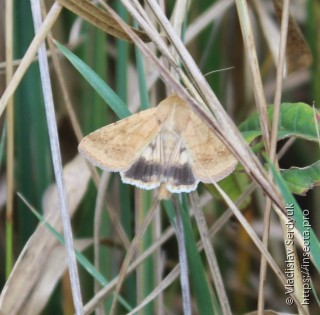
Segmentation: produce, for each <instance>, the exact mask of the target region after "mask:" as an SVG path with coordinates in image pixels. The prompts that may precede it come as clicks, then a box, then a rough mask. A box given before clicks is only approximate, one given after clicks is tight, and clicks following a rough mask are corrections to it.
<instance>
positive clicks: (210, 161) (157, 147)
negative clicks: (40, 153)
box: [78, 95, 238, 193]
mask: <svg viewBox="0 0 320 315" xmlns="http://www.w3.org/2000/svg"><path fill="white" fill-rule="evenodd" d="M78 149H79V151H80V153H81V154H82V155H83V156H84V157H85V158H86V159H88V160H89V161H90V162H91V163H92V164H94V165H96V166H98V167H100V168H101V169H103V170H105V171H111V172H120V175H121V179H122V181H123V182H124V183H127V184H131V185H135V186H137V187H139V188H142V189H155V188H157V187H159V186H160V185H161V186H165V188H166V190H167V191H169V192H171V193H180V192H191V191H193V190H195V189H196V188H197V185H198V183H199V181H201V182H204V183H210V182H212V181H219V180H221V179H223V178H224V177H226V176H227V175H229V174H230V173H231V172H233V170H234V169H235V167H236V165H237V163H238V162H237V159H236V158H235V157H234V156H233V155H232V154H231V152H230V151H229V149H228V148H227V147H226V146H225V145H224V144H223V143H222V142H221V141H220V139H219V138H218V137H217V136H216V135H215V134H214V132H213V131H212V130H211V129H210V128H209V127H208V126H207V125H206V124H205V123H203V122H202V121H201V119H200V118H199V117H198V116H197V115H196V114H195V113H194V112H193V111H192V110H191V109H190V108H189V106H188V105H187V103H186V102H185V101H183V100H182V99H181V98H180V97H178V96H177V95H171V96H169V97H167V98H166V99H165V100H163V101H162V102H161V103H159V105H158V106H157V107H154V108H151V109H147V110H144V111H141V112H139V113H137V114H134V115H132V116H130V117H128V118H125V119H122V120H120V121H118V122H115V123H113V124H110V125H108V126H105V127H102V128H100V129H98V130H96V131H94V132H92V133H90V134H89V135H87V136H86V137H85V138H83V139H82V141H81V142H80V144H79V147H78Z"/></svg>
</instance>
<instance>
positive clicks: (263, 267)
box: [258, 0, 290, 312]
mask: <svg viewBox="0 0 320 315" xmlns="http://www.w3.org/2000/svg"><path fill="white" fill-rule="evenodd" d="M289 3H290V1H288V0H285V5H284V10H283V16H282V20H281V21H282V22H281V36H280V49H279V58H278V60H279V62H278V67H277V85H276V92H275V97H274V114H273V119H272V129H271V140H270V147H269V149H270V151H269V157H270V160H271V161H272V163H275V164H276V163H277V162H276V149H277V140H278V128H279V118H280V102H281V94H282V80H283V73H284V61H285V52H286V42H287V31H288V20H289ZM270 178H272V176H271V173H270ZM271 206H272V202H271V200H270V198H267V200H266V206H265V211H264V228H263V237H262V242H263V244H264V246H265V247H266V248H268V243H269V230H270V218H271ZM266 273H267V262H266V259H265V257H264V256H261V263H260V282H259V295H258V311H259V312H262V311H263V309H264V296H265V294H264V284H265V280H266Z"/></svg>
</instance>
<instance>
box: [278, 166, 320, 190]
mask: <svg viewBox="0 0 320 315" xmlns="http://www.w3.org/2000/svg"><path fill="white" fill-rule="evenodd" d="M281 175H282V177H283V178H284V180H285V181H286V182H287V184H288V187H289V189H290V190H291V192H292V193H294V194H297V195H305V194H306V192H307V191H308V190H309V189H312V188H313V187H315V186H319V185H320V161H317V162H316V163H314V164H312V165H309V166H307V167H302V168H299V167H292V168H290V169H287V170H281Z"/></svg>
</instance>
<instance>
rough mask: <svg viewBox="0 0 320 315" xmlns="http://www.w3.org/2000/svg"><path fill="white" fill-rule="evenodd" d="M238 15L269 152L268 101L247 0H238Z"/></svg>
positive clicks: (265, 142)
mask: <svg viewBox="0 0 320 315" xmlns="http://www.w3.org/2000/svg"><path fill="white" fill-rule="evenodd" d="M236 4H237V9H238V16H239V20H240V26H241V31H242V36H243V40H244V45H245V48H246V53H247V55H248V63H249V67H250V72H251V76H252V82H253V88H254V94H255V99H256V105H257V110H258V113H259V120H260V126H261V130H262V137H263V140H264V145H265V148H266V151H267V152H269V147H270V126H269V120H268V115H267V102H266V99H265V96H264V91H263V86H262V81H261V75H260V69H259V64H258V57H257V52H256V48H255V43H254V37H253V32H252V28H251V23H250V18H249V12H248V6H247V1H246V0H237V1H236Z"/></svg>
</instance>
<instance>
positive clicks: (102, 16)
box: [58, 0, 150, 42]
mask: <svg viewBox="0 0 320 315" xmlns="http://www.w3.org/2000/svg"><path fill="white" fill-rule="evenodd" d="M58 1H59V2H60V3H61V5H63V6H64V7H66V8H67V9H69V10H70V11H72V12H73V13H75V14H77V15H78V16H80V17H82V18H83V19H85V20H87V21H88V22H89V23H91V24H93V25H94V26H96V27H98V28H100V29H101V30H103V31H104V32H106V33H107V34H110V35H112V36H114V37H117V38H121V39H124V40H127V41H131V38H130V37H128V35H127V34H126V33H125V32H124V31H123V30H122V28H121V26H120V25H119V24H118V23H117V21H116V20H114V19H113V17H112V16H111V15H110V14H109V13H108V12H105V11H103V10H101V9H99V8H98V7H96V6H95V5H93V4H92V3H90V2H89V1H87V0H76V1H74V0H58ZM132 30H133V31H134V32H135V33H136V34H137V35H138V36H139V37H140V38H141V39H142V40H143V41H145V42H150V38H149V37H148V36H147V35H146V34H145V33H143V32H141V31H139V30H136V29H134V28H132Z"/></svg>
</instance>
